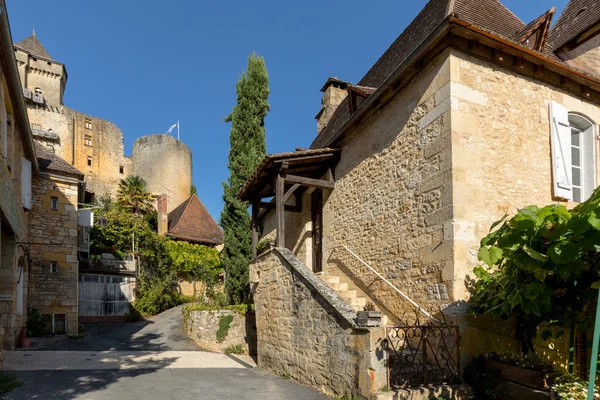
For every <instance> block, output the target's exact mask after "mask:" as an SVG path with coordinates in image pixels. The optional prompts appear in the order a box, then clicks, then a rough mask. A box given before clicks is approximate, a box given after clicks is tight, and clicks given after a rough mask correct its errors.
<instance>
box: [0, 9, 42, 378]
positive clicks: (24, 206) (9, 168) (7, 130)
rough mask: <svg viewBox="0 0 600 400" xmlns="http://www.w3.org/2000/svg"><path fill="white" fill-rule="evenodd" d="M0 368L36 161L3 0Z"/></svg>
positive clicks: (22, 268) (17, 324) (18, 315)
mask: <svg viewBox="0 0 600 400" xmlns="http://www.w3.org/2000/svg"><path fill="white" fill-rule="evenodd" d="M0 9H1V10H2V13H0V61H1V62H0V155H1V156H0V367H1V365H2V349H3V348H4V349H13V348H14V347H15V345H16V343H17V339H18V336H19V335H20V332H21V329H22V328H23V327H24V326H25V322H26V319H27V307H28V304H27V298H28V285H29V282H28V275H29V271H30V265H29V262H28V254H29V248H28V243H29V241H30V238H29V229H28V226H29V214H30V210H31V207H32V205H31V201H32V199H31V180H32V174H37V173H38V171H39V170H38V163H37V159H36V158H35V149H34V146H33V140H32V136H31V129H30V127H29V119H28V117H27V110H26V108H25V102H24V99H23V92H22V90H21V84H20V82H19V73H18V71H17V64H16V60H15V55H14V52H13V50H12V46H13V42H12V37H11V34H10V27H9V22H8V16H7V14H6V12H5V10H6V4H5V2H4V0H1V1H0Z"/></svg>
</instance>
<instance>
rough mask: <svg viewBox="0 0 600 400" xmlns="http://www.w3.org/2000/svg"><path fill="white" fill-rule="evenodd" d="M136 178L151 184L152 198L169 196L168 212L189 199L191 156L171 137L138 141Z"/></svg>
mask: <svg viewBox="0 0 600 400" xmlns="http://www.w3.org/2000/svg"><path fill="white" fill-rule="evenodd" d="M132 158H133V174H134V175H139V176H141V177H142V178H144V180H145V181H146V183H147V184H148V191H149V192H150V193H152V194H156V195H159V194H166V195H167V198H168V210H167V211H168V212H170V211H171V210H173V209H174V208H175V207H177V206H178V205H179V204H181V203H183V202H184V201H185V200H186V199H187V198H188V197H189V196H190V186H191V185H192V152H191V150H190V148H189V147H188V146H187V145H186V144H185V143H183V142H182V141H180V140H177V139H176V138H174V137H173V136H171V135H167V134H158V135H149V136H143V137H140V138H138V139H137V140H136V141H135V143H134V144H133V157H132Z"/></svg>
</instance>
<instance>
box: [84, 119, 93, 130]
mask: <svg viewBox="0 0 600 400" xmlns="http://www.w3.org/2000/svg"><path fill="white" fill-rule="evenodd" d="M85 129H92V120H91V119H89V118H86V119H85Z"/></svg>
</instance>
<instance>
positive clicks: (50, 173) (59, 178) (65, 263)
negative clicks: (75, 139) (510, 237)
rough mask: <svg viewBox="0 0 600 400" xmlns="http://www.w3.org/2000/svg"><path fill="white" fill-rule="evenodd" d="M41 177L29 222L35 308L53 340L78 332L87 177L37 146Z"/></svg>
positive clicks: (31, 286) (32, 289) (38, 178)
mask: <svg viewBox="0 0 600 400" xmlns="http://www.w3.org/2000/svg"><path fill="white" fill-rule="evenodd" d="M36 153H37V158H38V164H39V166H40V173H39V175H37V176H36V177H35V178H34V180H33V204H32V208H31V213H30V218H29V229H30V241H31V244H30V257H31V261H32V265H31V271H30V275H29V277H30V278H29V279H30V283H29V289H30V295H29V299H30V305H31V306H33V307H35V308H36V309H38V310H39V311H40V313H41V314H42V316H43V318H44V320H45V322H46V330H47V332H48V333H51V334H60V333H67V334H70V335H76V334H77V332H78V317H79V315H78V286H77V285H78V275H79V270H78V268H79V263H78V260H77V248H78V243H77V241H78V237H79V229H83V228H79V226H78V204H79V202H80V201H79V200H80V199H83V192H84V181H83V178H84V176H83V173H82V172H81V171H79V170H78V169H76V168H75V167H73V166H72V165H70V164H69V163H67V162H66V161H64V160H63V159H62V158H60V157H59V156H58V155H56V154H54V153H53V151H52V150H50V149H48V148H46V147H44V146H43V145H42V144H40V143H39V142H36Z"/></svg>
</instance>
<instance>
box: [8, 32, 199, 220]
mask: <svg viewBox="0 0 600 400" xmlns="http://www.w3.org/2000/svg"><path fill="white" fill-rule="evenodd" d="M32 41H33V42H35V43H37V47H33V48H32V47H31V45H30V44H29V45H28V44H27V43H31V42H32ZM23 43H25V44H23ZM42 53H44V54H42ZM15 54H16V58H17V63H18V69H19V74H20V78H21V82H22V85H23V87H24V88H26V89H29V90H30V91H31V92H34V93H35V91H36V90H37V91H39V92H40V93H41V94H42V95H43V96H44V100H45V103H43V104H40V103H38V102H34V101H33V100H30V101H28V102H27V112H28V114H29V119H30V122H31V127H32V129H33V133H34V135H35V136H36V138H37V139H39V140H41V141H43V142H44V145H45V146H46V147H48V148H50V149H52V150H53V151H54V153H55V154H57V155H59V156H60V157H61V158H62V159H64V160H65V161H67V162H68V163H70V164H71V165H73V166H74V167H75V168H77V169H79V170H80V171H82V172H83V173H84V174H85V181H86V184H87V190H88V191H89V192H92V193H93V194H94V195H95V196H100V195H103V194H105V193H109V194H111V195H112V196H113V197H114V196H115V195H116V192H117V189H118V186H119V182H120V180H121V179H123V178H125V177H126V176H128V175H140V176H142V177H143V178H144V179H146V181H147V183H148V188H149V191H150V192H151V193H152V194H155V195H160V194H163V193H166V194H167V196H169V198H170V199H169V200H170V201H169V205H170V206H172V207H173V208H174V207H176V206H178V205H179V204H180V203H182V202H183V201H184V200H185V199H187V198H188V197H189V191H190V186H191V184H192V156H191V151H190V149H189V148H188V147H187V146H186V145H185V144H183V142H181V141H179V140H176V139H175V138H173V137H172V136H169V135H150V136H146V137H142V138H139V139H138V141H136V145H134V149H133V153H134V155H135V156H136V157H137V160H136V162H134V160H133V159H132V157H128V156H126V155H125V146H124V143H123V132H122V131H121V130H120V129H119V128H118V127H117V126H116V125H115V124H113V123H112V122H110V121H107V120H104V119H101V118H97V117H93V116H91V115H87V114H84V113H81V112H79V111H76V110H74V109H71V108H69V107H66V106H64V104H63V95H64V91H65V88H66V83H67V72H66V69H65V66H64V65H63V64H62V63H60V62H58V61H55V60H53V59H51V58H50V56H49V55H48V54H47V52H46V51H45V49H44V48H43V46H42V45H41V43H39V41H38V39H37V38H36V37H35V36H32V37H29V38H27V39H25V40H23V41H22V42H20V43H18V44H17V45H16V46H15ZM135 165H137V169H136V168H134V166H135ZM87 200H88V201H89V200H90V199H89V197H88V199H87ZM169 211H170V209H169Z"/></svg>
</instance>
